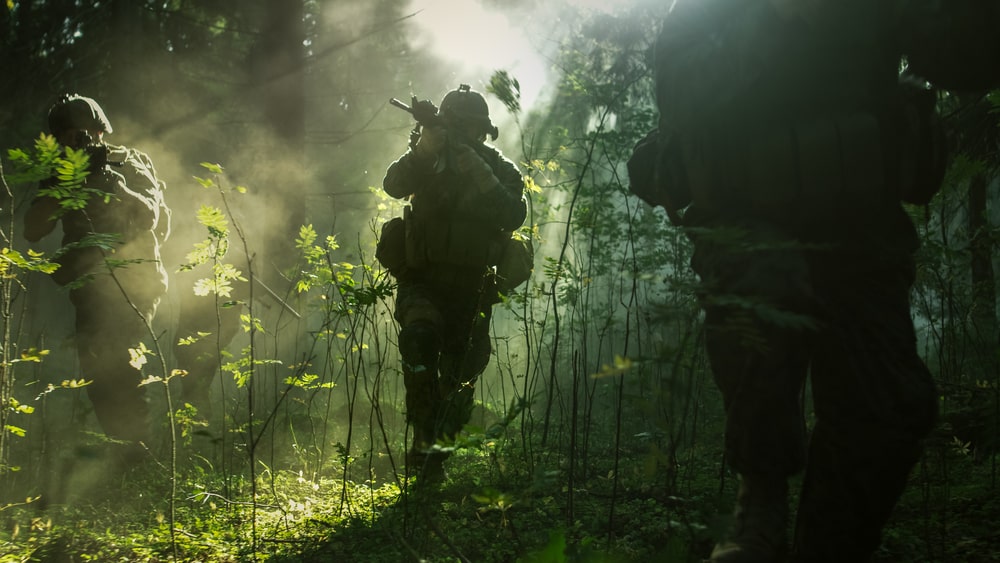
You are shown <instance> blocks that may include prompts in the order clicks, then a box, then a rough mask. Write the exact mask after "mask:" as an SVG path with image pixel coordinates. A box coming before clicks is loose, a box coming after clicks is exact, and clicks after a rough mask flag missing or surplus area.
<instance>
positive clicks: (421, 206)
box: [383, 92, 526, 463]
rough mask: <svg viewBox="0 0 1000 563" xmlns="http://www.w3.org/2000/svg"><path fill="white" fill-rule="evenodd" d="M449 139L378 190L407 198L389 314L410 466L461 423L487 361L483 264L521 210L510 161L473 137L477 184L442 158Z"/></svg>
mask: <svg viewBox="0 0 1000 563" xmlns="http://www.w3.org/2000/svg"><path fill="white" fill-rule="evenodd" d="M473 93H474V92H473ZM477 95H478V94H477ZM483 104H485V102H483ZM445 108H446V106H445V104H444V103H442V111H444V110H445ZM454 145H455V144H454V143H451V145H450V146H449V148H448V149H446V151H445V153H446V154H443V155H442V156H441V158H440V159H438V160H437V161H435V160H434V159H424V158H422V157H421V155H420V154H418V153H417V152H416V151H415V150H411V151H409V152H407V153H406V154H404V155H403V156H402V157H400V158H399V159H398V160H397V161H395V162H393V163H392V164H391V165H390V166H389V168H388V170H387V171H386V175H385V179H384V181H383V186H384V188H385V191H386V193H388V194H389V195H391V196H393V197H397V198H409V200H410V206H409V208H408V213H407V214H406V215H405V245H406V249H405V254H406V264H405V266H404V267H401V268H397V269H395V270H393V272H392V273H393V274H394V275H395V276H396V278H397V281H398V291H397V294H396V311H395V317H396V320H397V321H399V323H400V333H399V351H400V355H401V356H402V361H403V381H404V384H405V386H406V411H407V421H408V422H410V424H411V425H412V427H413V433H414V441H413V449H412V450H411V461H414V462H417V463H421V462H423V461H425V454H426V453H427V448H428V447H430V446H432V445H433V444H434V443H435V442H436V441H437V440H438V439H440V438H442V437H447V438H453V437H454V436H455V434H456V433H457V432H458V431H459V430H461V428H462V426H463V425H464V424H465V423H467V422H468V420H469V416H470V414H471V410H472V406H473V404H472V402H473V387H474V384H475V381H476V378H477V377H478V376H479V375H480V374H481V373H482V372H483V370H484V369H485V368H486V365H487V363H488V362H489V356H490V334H489V325H490V314H491V308H492V305H493V304H495V303H496V302H498V293H497V286H496V283H495V280H494V279H493V277H492V276H491V275H489V274H488V270H489V268H490V266H493V265H496V263H497V260H498V253H499V252H500V249H501V248H502V243H503V241H504V240H507V239H509V236H510V232H511V231H512V230H514V229H516V228H518V227H519V226H520V225H521V224H522V223H523V222H524V219H525V215H526V207H525V202H524V200H523V198H522V192H523V187H524V184H523V180H522V178H521V174H520V172H518V170H517V167H516V166H515V165H514V163H513V162H511V161H510V160H508V159H506V158H504V157H503V156H502V155H501V154H500V153H499V152H498V151H497V150H496V149H493V148H492V147H489V146H487V145H484V144H482V143H481V142H476V141H472V142H471V146H473V147H474V149H475V152H476V154H477V155H478V157H479V158H481V159H482V160H483V161H484V162H485V163H486V165H488V166H489V170H490V171H492V177H491V178H489V180H488V182H487V184H484V185H483V186H482V188H480V187H476V185H475V184H476V183H475V182H474V181H473V180H472V179H471V178H470V177H469V176H468V175H467V174H463V173H461V172H458V171H457V170H456V167H455V166H454V165H453V163H450V162H445V161H447V160H450V159H451V151H452V149H453V147H454ZM439 458H443V456H439ZM439 461H440V459H439V460H438V463H439Z"/></svg>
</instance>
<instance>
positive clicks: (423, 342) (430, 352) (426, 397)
mask: <svg viewBox="0 0 1000 563" xmlns="http://www.w3.org/2000/svg"><path fill="white" fill-rule="evenodd" d="M440 350H441V337H440V335H439V334H438V331H437V329H436V328H435V326H434V324H433V323H430V322H428V321H425V320H418V321H415V322H413V323H411V324H408V325H405V326H404V327H402V328H401V329H400V331H399V354H400V356H401V357H402V361H403V385H404V386H405V387H406V420H407V422H409V423H410V424H411V425H412V427H413V444H414V449H426V448H428V447H430V446H432V445H433V444H434V442H435V441H436V439H437V433H436V432H435V426H436V418H437V416H436V413H437V406H438V396H437V379H438V356H439V354H440Z"/></svg>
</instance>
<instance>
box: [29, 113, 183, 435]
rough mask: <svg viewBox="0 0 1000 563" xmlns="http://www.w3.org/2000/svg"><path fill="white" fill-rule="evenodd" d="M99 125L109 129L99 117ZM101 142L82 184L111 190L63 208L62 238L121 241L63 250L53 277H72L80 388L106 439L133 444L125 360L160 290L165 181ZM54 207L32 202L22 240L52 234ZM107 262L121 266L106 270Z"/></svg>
mask: <svg viewBox="0 0 1000 563" xmlns="http://www.w3.org/2000/svg"><path fill="white" fill-rule="evenodd" d="M77 99H78V100H79V99H80V98H77ZM87 100H89V99H87ZM89 101H90V102H92V100H89ZM92 103H93V102H92ZM95 105H96V103H95ZM101 116H102V117H103V114H102V115H101ZM50 120H51V116H50ZM103 125H105V126H106V127H104V129H103V130H104V131H105V132H110V126H109V125H107V123H106V118H104V124H103ZM77 126H78V127H80V128H82V129H87V128H89V127H87V126H85V125H77ZM53 129H54V128H53ZM53 133H58V131H56V130H53ZM57 137H58V135H57ZM103 146H104V147H105V148H106V150H107V164H106V165H104V166H101V167H99V168H98V169H95V170H93V171H92V172H91V174H90V175H89V176H88V177H87V180H86V187H87V188H89V189H96V190H100V191H102V192H105V193H108V194H111V199H110V200H109V201H108V203H105V202H104V201H103V200H102V199H101V198H99V197H95V196H91V198H90V200H89V202H88V203H87V205H86V207H85V208H84V209H82V210H77V211H69V212H66V213H65V214H63V215H62V216H61V217H60V219H59V220H60V221H61V222H62V227H63V239H62V244H63V246H64V247H65V246H67V245H71V244H73V243H78V242H80V241H81V240H82V239H83V238H84V237H86V236H88V235H90V234H92V233H96V234H115V235H117V236H118V239H119V241H120V244H118V245H116V246H115V247H114V249H113V250H102V249H100V248H98V247H96V246H82V247H79V248H75V249H73V250H70V251H68V252H66V253H65V254H63V255H62V256H61V257H60V259H59V263H60V268H59V269H58V270H57V271H56V272H55V273H54V274H53V276H52V277H53V279H54V280H55V281H56V282H57V283H59V284H60V285H67V284H71V283H72V285H71V286H70V287H71V289H70V290H69V298H70V301H71V302H72V303H73V306H74V308H75V310H76V347H77V355H78V357H79V361H80V370H81V373H80V376H81V377H82V378H84V379H87V380H92V381H93V382H92V383H91V384H90V385H88V386H87V387H86V389H87V394H88V396H89V397H90V400H91V403H92V404H93V405H94V413H95V415H96V416H97V420H98V422H99V423H100V425H101V428H103V429H104V431H105V433H107V434H108V435H109V436H111V437H114V438H118V439H122V440H126V441H132V442H135V441H140V440H147V439H148V422H147V420H146V417H147V414H148V407H147V404H146V401H145V396H144V392H143V390H142V388H140V387H139V382H140V380H141V374H140V372H139V371H138V370H136V369H135V368H134V367H132V366H131V365H130V364H129V359H130V358H129V353H128V348H133V347H135V346H136V345H137V344H138V343H139V342H140V341H142V340H144V339H145V338H146V335H147V334H148V330H147V328H146V322H145V321H144V320H143V318H145V319H146V321H151V320H152V317H153V314H154V313H155V311H156V306H157V303H158V302H159V299H160V297H161V296H162V295H163V293H164V292H165V291H166V288H167V273H166V271H165V269H164V268H163V266H162V265H161V263H160V254H159V248H160V241H161V240H163V239H165V238H166V237H167V236H168V235H169V225H170V217H169V211H168V210H167V208H166V206H165V204H164V201H163V189H164V184H163V183H162V182H161V181H160V180H159V179H158V178H157V176H156V171H155V169H154V168H153V163H152V161H151V160H150V158H149V157H148V156H147V155H146V154H144V153H142V152H139V151H137V150H134V149H130V148H126V147H121V146H114V145H103ZM57 209H58V202H56V201H55V200H54V199H51V198H47V197H45V198H39V199H38V200H36V201H35V202H33V204H32V207H31V209H30V210H29V211H28V213H27V215H26V217H25V236H26V238H28V240H31V241H35V240H38V239H39V238H41V237H42V236H45V235H46V234H48V233H49V232H51V230H52V229H53V228H54V226H55V222H54V221H52V217H53V214H54V213H56V211H57ZM106 261H121V262H122V265H121V266H119V267H113V269H112V270H111V272H112V273H109V267H108V266H107V265H106ZM131 261H134V262H131ZM133 307H134V309H133ZM140 315H141V316H140Z"/></svg>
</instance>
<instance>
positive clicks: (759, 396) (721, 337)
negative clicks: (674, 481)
mask: <svg viewBox="0 0 1000 563" xmlns="http://www.w3.org/2000/svg"><path fill="white" fill-rule="evenodd" d="M736 316H737V317H739V316H741V315H736ZM720 317H721V318H720ZM741 324H742V323H740V322H736V321H734V320H733V318H732V316H731V315H727V314H726V313H723V312H720V311H712V310H711V309H710V310H709V311H708V312H707V314H706V342H707V346H708V354H709V359H710V363H711V366H712V372H713V374H714V376H715V380H716V383H717V385H718V387H719V389H720V391H721V392H722V396H723V404H724V405H725V407H726V435H725V446H726V448H725V452H726V460H727V463H728V464H729V465H730V466H731V467H732V468H733V469H734V470H736V471H737V472H738V473H739V478H740V485H739V492H738V493H737V501H736V507H735V509H734V511H733V518H734V521H733V525H732V526H731V529H730V530H729V532H728V533H727V537H726V539H725V540H724V541H722V542H720V543H719V544H718V545H717V546H716V548H715V549H714V550H713V552H712V558H711V561H713V562H716V563H729V562H734V563H735V562H761V563H765V562H772V561H779V560H780V558H781V557H783V556H784V555H785V554H786V553H787V549H788V519H789V507H788V478H789V477H790V476H791V475H793V474H795V473H798V472H799V471H801V469H802V466H803V464H804V460H805V446H804V445H805V426H804V419H803V416H802V388H803V382H804V379H805V374H806V369H807V365H808V354H807V351H806V350H807V346H808V343H807V342H806V339H805V338H803V337H802V336H801V335H799V334H796V333H794V332H790V331H787V330H780V329H777V328H775V327H766V326H760V325H758V326H757V328H756V329H755V330H754V332H755V333H756V335H757V337H756V338H754V340H755V341H756V346H757V347H758V348H756V349H748V345H747V342H746V341H745V340H744V339H745V338H746V334H745V333H743V334H741V333H742V331H743V330H746V327H743V328H739V325H741ZM757 338H759V340H757Z"/></svg>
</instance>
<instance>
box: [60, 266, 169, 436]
mask: <svg viewBox="0 0 1000 563" xmlns="http://www.w3.org/2000/svg"><path fill="white" fill-rule="evenodd" d="M102 283H103V280H102V281H95V282H92V284H90V285H89V286H85V287H84V288H80V289H75V290H73V291H71V292H70V299H71V301H72V302H73V304H74V307H75V308H76V345H77V355H78V357H79V360H80V369H81V376H82V377H83V378H84V379H87V380H90V381H92V383H91V384H90V385H88V386H87V387H86V389H87V396H88V397H89V398H90V401H91V403H92V404H93V406H94V414H95V415H96V416H97V420H98V422H99V423H100V425H101V428H102V429H103V430H104V432H105V433H106V434H107V435H108V436H110V437H112V438H116V439H119V440H125V441H129V442H139V441H144V442H148V441H149V421H148V420H147V418H148V415H149V406H148V404H147V403H146V398H145V391H144V389H143V388H141V387H139V383H140V382H141V381H142V373H141V372H140V371H139V370H137V369H135V368H134V367H133V366H132V365H130V364H129V360H130V356H129V351H128V349H129V348H133V347H135V346H136V345H137V344H138V343H139V342H140V341H143V340H146V339H147V336H148V334H147V330H146V327H145V323H143V321H142V319H141V318H139V316H138V315H136V313H135V311H134V310H133V309H132V308H131V307H129V306H128V304H127V302H125V300H124V299H123V298H122V296H121V292H120V291H119V290H117V288H111V287H108V286H103V287H102V286H101V284H102ZM136 305H137V307H138V308H140V310H141V312H143V313H145V314H151V312H152V309H153V308H154V307H155V302H154V303H141V302H139V303H136Z"/></svg>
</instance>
